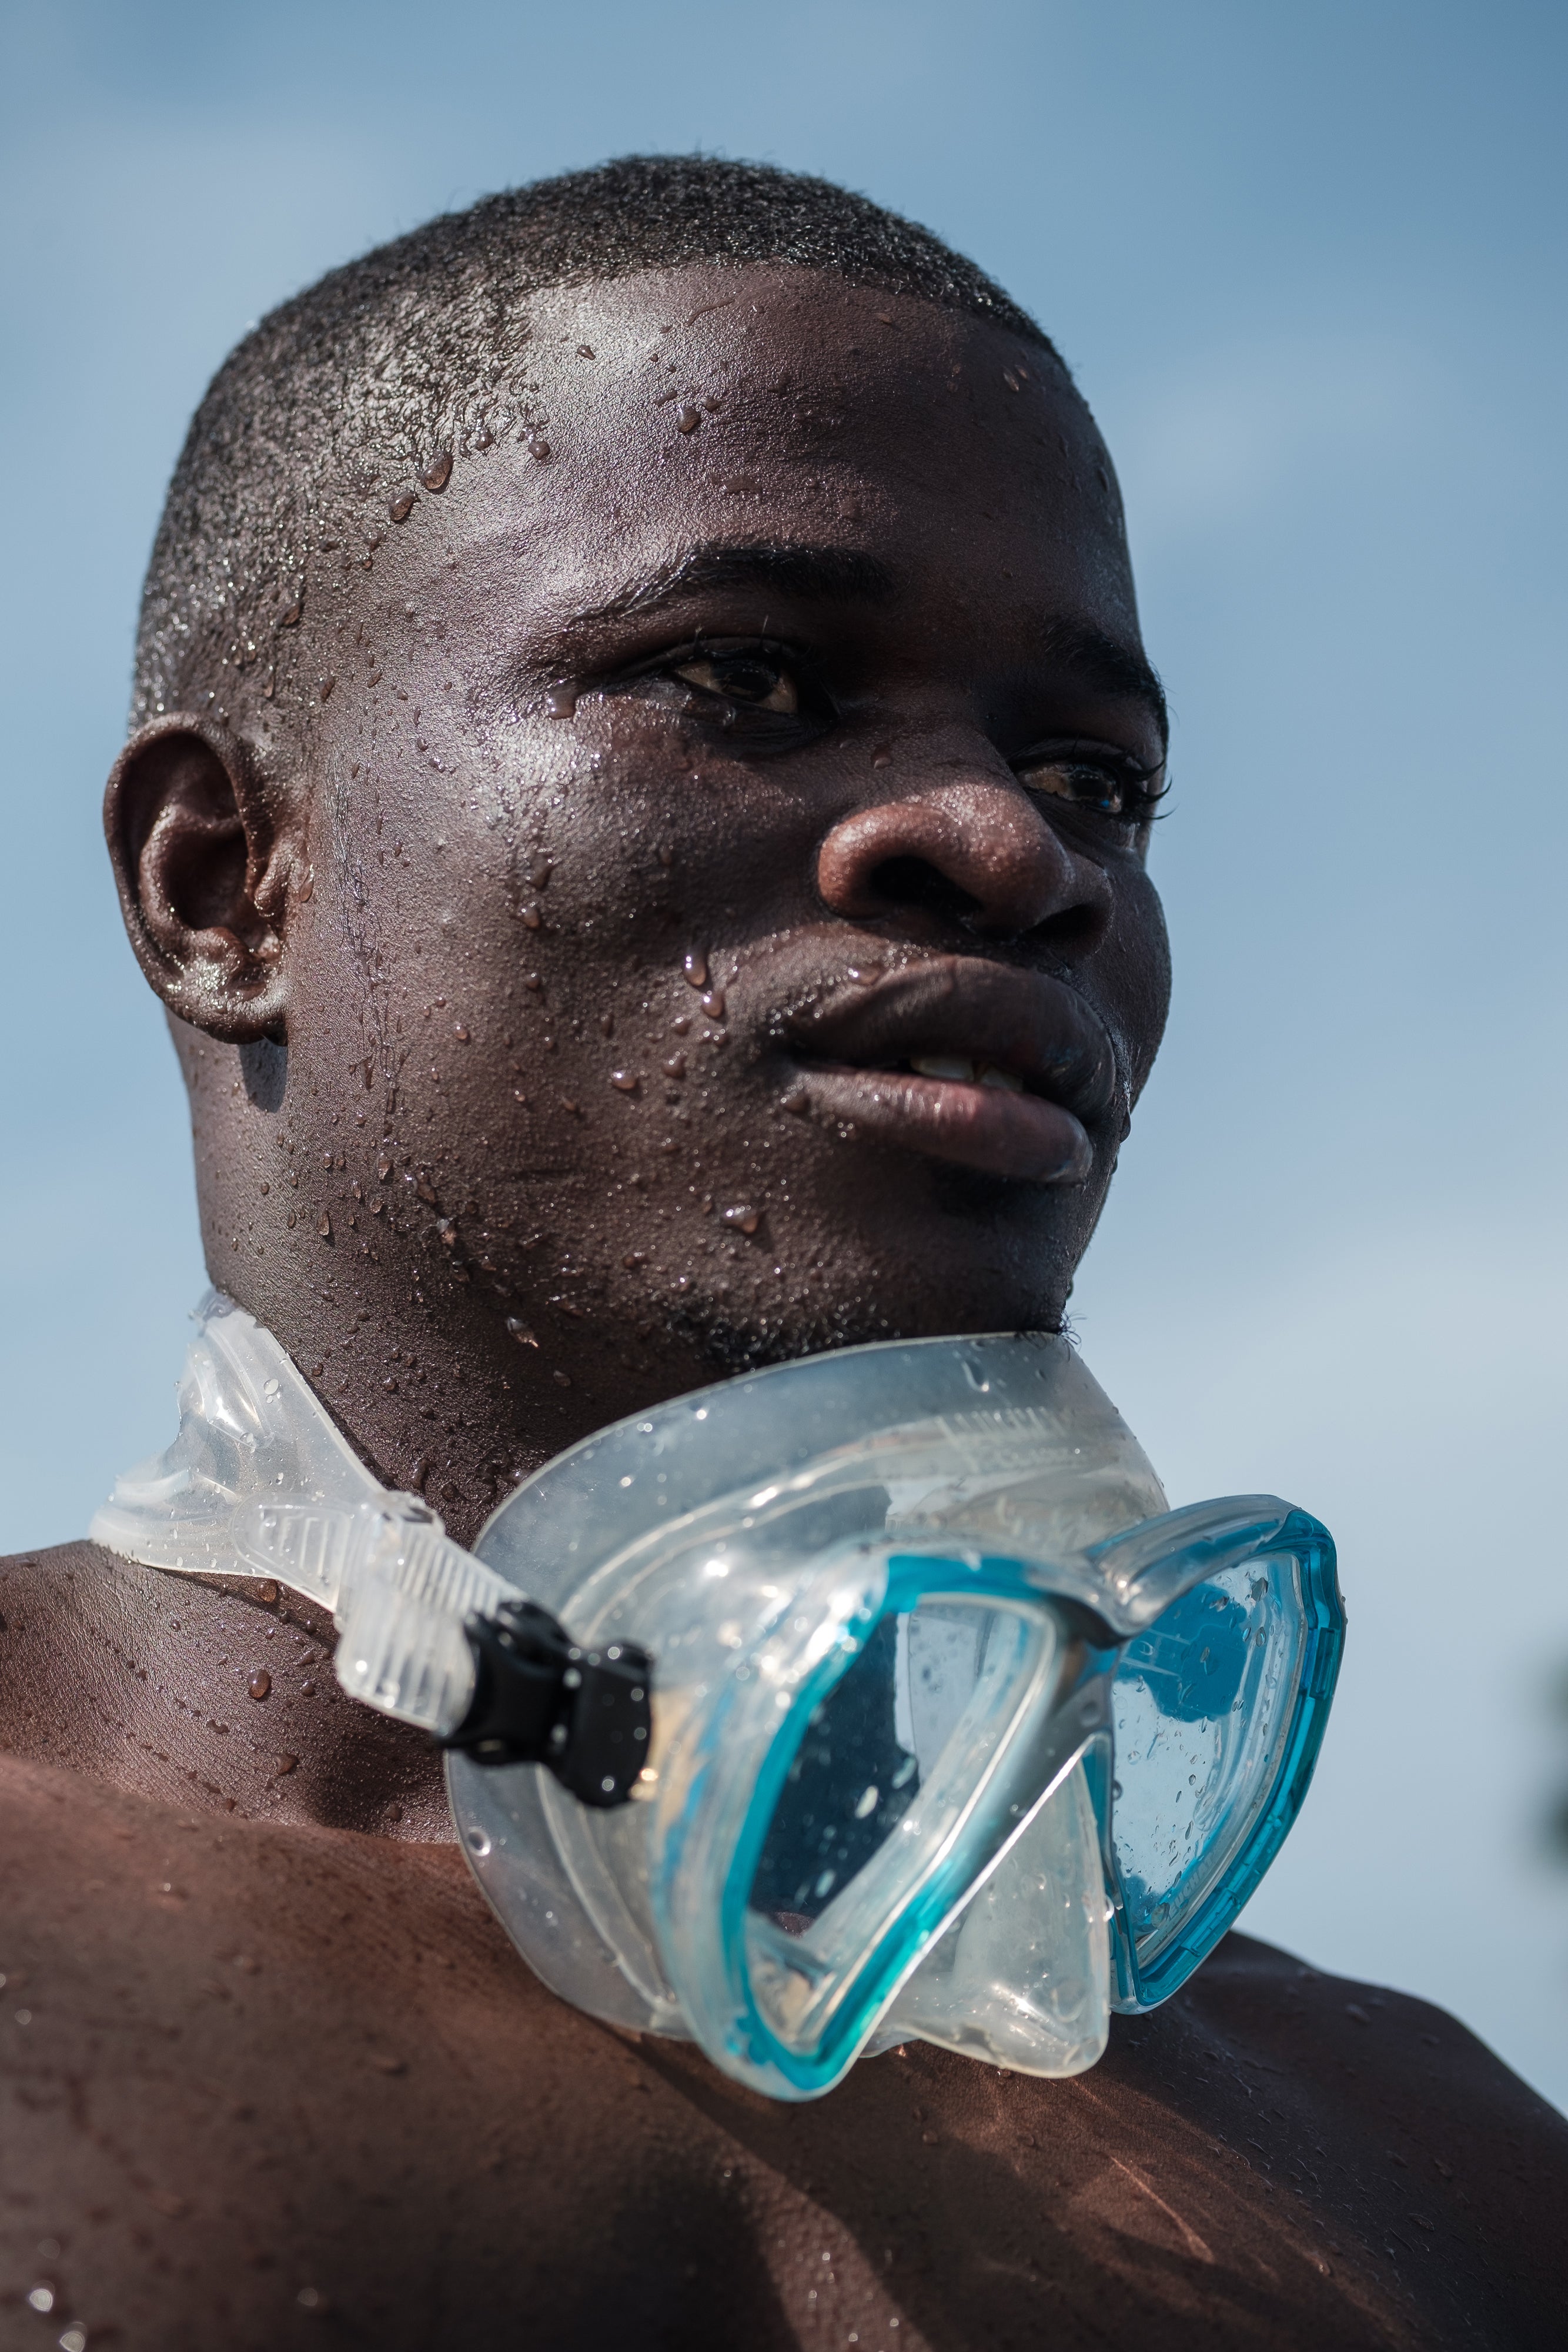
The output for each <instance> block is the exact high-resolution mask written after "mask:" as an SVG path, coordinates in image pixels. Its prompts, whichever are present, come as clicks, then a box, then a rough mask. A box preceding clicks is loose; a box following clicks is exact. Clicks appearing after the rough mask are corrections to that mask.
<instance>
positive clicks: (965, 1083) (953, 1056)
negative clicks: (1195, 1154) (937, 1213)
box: [789, 956, 1119, 1185]
mask: <svg viewBox="0 0 1568 2352" xmlns="http://www.w3.org/2000/svg"><path fill="white" fill-rule="evenodd" d="M789 1042H790V1045H791V1046H792V1048H793V1053H794V1059H795V1065H796V1069H797V1072H798V1077H797V1081H796V1086H795V1088H794V1092H795V1094H796V1096H797V1097H803V1100H801V1101H800V1103H799V1107H800V1108H805V1109H808V1110H810V1111H814V1112H815V1113H817V1114H818V1115H819V1116H821V1117H823V1118H828V1119H831V1120H832V1121H834V1122H836V1123H837V1124H838V1126H839V1127H840V1128H841V1129H845V1128H848V1129H852V1130H853V1133H854V1136H855V1137H856V1138H860V1137H864V1138H866V1139H868V1140H875V1141H877V1142H882V1143H887V1144H892V1145H894V1146H897V1147H901V1148H902V1149H904V1150H912V1151H918V1152H921V1153H924V1154H925V1156H926V1157H927V1158H930V1159H935V1160H949V1161H953V1162H955V1163H956V1165H958V1166H959V1167H964V1168H976V1169H980V1170H983V1171H985V1172H986V1173H987V1174H989V1175H993V1176H1007V1177H1014V1178H1017V1179H1019V1181H1024V1182H1029V1183H1035V1184H1060V1185H1069V1184H1081V1183H1082V1182H1083V1181H1085V1179H1086V1178H1087V1177H1088V1176H1089V1175H1090V1173H1091V1171H1092V1169H1093V1166H1094V1160H1095V1146H1094V1141H1093V1138H1092V1132H1091V1130H1092V1129H1093V1128H1095V1127H1097V1126H1100V1125H1102V1124H1103V1122H1104V1120H1105V1118H1106V1117H1107V1115H1108V1114H1109V1112H1110V1111H1111V1110H1112V1108H1113V1106H1114V1105H1115V1103H1116V1102H1117V1100H1118V1097H1119V1087H1118V1080H1117V1073H1116V1062H1115V1055H1114V1053H1113V1049H1112V1045H1111V1041H1110V1039H1109V1037H1108V1036H1107V1035H1106V1034H1105V1031H1104V1030H1103V1027H1102V1026H1101V1024H1100V1023H1099V1022H1098V1020H1096V1018H1095V1017H1094V1015H1093V1013H1091V1012H1090V1010H1089V1008H1088V1006H1087V1005H1086V1004H1085V1003H1083V1000H1082V998H1081V997H1080V996H1079V995H1078V994H1077V992H1076V991H1075V990H1072V989H1071V988H1068V987H1067V986H1066V985H1065V984H1064V983H1063V982H1061V981H1058V980H1052V979H1050V978H1048V977H1046V976H1045V975H1044V974H1042V973H1038V972H1027V971H1012V970H1009V968H1007V967H1006V966H1004V965H999V964H991V963H987V962H984V961H981V960H979V959H978V958H970V957H961V956H944V957H933V958H931V959H930V960H929V961H925V962H923V963H920V964H916V965H914V966H911V967H908V968H906V969H904V970H903V971H896V972H893V973H890V974H888V975H887V976H886V978H884V979H883V980H881V981H878V982H873V984H872V985H871V986H870V987H865V988H862V987H855V988H854V989H853V990H852V993H850V994H848V995H844V994H841V995H839V996H837V997H836V998H835V999H834V1000H833V1001H832V1003H831V1004H830V1005H829V1006H828V1007H827V1008H826V1009H825V1010H824V1011H823V1012H822V1013H820V1014H818V1015H817V1016H816V1017H815V1018H813V1019H812V1020H810V1022H809V1023H800V1022H798V1023H796V1024H793V1025H792V1029H791V1034H790V1040H789Z"/></svg>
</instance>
